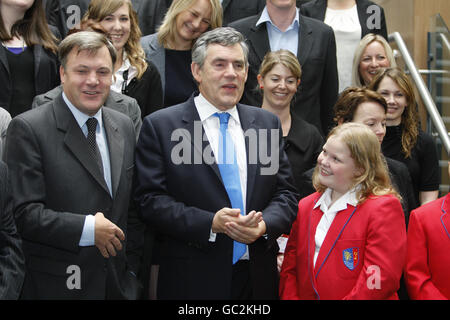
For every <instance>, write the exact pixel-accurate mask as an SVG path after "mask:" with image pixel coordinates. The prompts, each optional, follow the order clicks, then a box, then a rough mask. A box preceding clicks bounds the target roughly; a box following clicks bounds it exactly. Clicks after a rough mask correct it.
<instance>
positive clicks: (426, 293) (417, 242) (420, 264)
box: [405, 211, 447, 300]
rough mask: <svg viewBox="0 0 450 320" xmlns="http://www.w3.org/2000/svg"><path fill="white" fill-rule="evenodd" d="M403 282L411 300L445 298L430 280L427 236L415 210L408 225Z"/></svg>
mask: <svg viewBox="0 0 450 320" xmlns="http://www.w3.org/2000/svg"><path fill="white" fill-rule="evenodd" d="M405 283H406V288H407V290H408V295H409V297H410V298H411V299H413V300H447V298H446V297H445V296H444V295H443V294H442V293H441V292H440V291H439V289H438V288H436V286H435V285H434V284H433V282H432V281H431V273H430V269H429V266H428V245H427V237H426V233H425V231H424V226H423V224H422V222H421V219H420V216H419V215H417V214H416V212H415V211H412V212H411V216H410V220H409V225H408V251H407V256H406V268H405Z"/></svg>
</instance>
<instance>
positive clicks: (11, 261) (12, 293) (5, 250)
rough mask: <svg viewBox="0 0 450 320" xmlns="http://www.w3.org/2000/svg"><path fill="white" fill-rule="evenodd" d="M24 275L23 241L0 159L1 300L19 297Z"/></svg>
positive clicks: (5, 172) (5, 170) (6, 173)
mask: <svg viewBox="0 0 450 320" xmlns="http://www.w3.org/2000/svg"><path fill="white" fill-rule="evenodd" d="M24 275H25V261H24V256H23V252H22V241H21V239H20V237H19V235H18V234H17V230H16V224H15V223H14V216H13V212H12V210H11V193H10V188H9V180H8V170H7V167H6V165H5V163H4V162H2V161H0V300H10V299H17V298H19V294H20V290H21V288H22V283H23V279H24Z"/></svg>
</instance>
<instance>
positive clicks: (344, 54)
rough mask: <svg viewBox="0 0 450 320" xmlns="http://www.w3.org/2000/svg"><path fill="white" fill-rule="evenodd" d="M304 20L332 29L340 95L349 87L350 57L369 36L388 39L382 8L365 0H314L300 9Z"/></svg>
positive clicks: (351, 59) (351, 57)
mask: <svg viewBox="0 0 450 320" xmlns="http://www.w3.org/2000/svg"><path fill="white" fill-rule="evenodd" d="M301 13H302V14H303V15H305V16H308V17H311V18H315V19H319V20H321V21H323V22H325V23H326V24H327V25H329V26H330V27H332V28H333V30H334V35H335V37H336V58H337V64H338V76H339V92H342V91H343V90H344V89H345V88H346V87H348V86H350V85H351V78H352V76H351V74H352V63H353V55H354V52H355V50H356V48H357V47H358V44H359V41H360V40H361V38H363V37H364V36H365V35H366V34H368V33H374V34H379V35H381V36H383V37H384V38H385V39H387V28H386V20H385V17H384V11H383V8H381V7H380V6H378V5H376V4H375V3H373V2H372V1H368V0H313V1H310V2H308V3H306V4H303V5H302V7H301Z"/></svg>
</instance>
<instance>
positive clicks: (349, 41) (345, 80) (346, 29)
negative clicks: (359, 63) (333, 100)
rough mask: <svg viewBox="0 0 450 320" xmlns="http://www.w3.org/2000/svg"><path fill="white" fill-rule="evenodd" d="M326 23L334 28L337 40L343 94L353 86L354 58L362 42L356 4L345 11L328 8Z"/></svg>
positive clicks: (340, 85)
mask: <svg viewBox="0 0 450 320" xmlns="http://www.w3.org/2000/svg"><path fill="white" fill-rule="evenodd" d="M324 22H325V23H326V24H327V25H329V26H330V27H331V28H333V31H334V36H335V38H336V60H337V68H338V76H339V92H342V91H343V90H344V89H345V88H347V87H349V86H350V85H351V82H352V68H353V56H354V55H355V51H356V48H357V47H358V45H359V41H360V40H361V32H362V31H361V24H360V22H359V17H358V11H357V8H356V4H355V5H354V6H353V7H352V8H350V9H344V10H333V9H330V8H327V11H326V12H325V20H324Z"/></svg>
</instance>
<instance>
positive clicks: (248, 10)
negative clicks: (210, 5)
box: [222, 0, 266, 26]
mask: <svg viewBox="0 0 450 320" xmlns="http://www.w3.org/2000/svg"><path fill="white" fill-rule="evenodd" d="M265 6H266V0H245V1H242V0H223V1H222V8H223V22H222V25H224V26H226V25H228V24H229V23H231V22H233V21H236V20H239V19H243V18H247V17H250V16H254V15H255V14H258V13H260V12H261V11H262V10H263V9H264V7H265Z"/></svg>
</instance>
